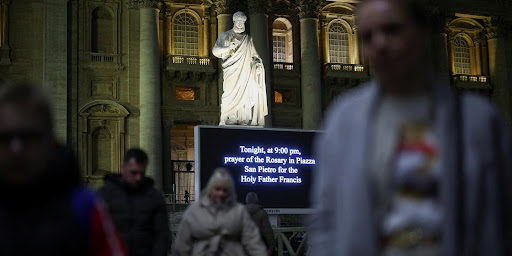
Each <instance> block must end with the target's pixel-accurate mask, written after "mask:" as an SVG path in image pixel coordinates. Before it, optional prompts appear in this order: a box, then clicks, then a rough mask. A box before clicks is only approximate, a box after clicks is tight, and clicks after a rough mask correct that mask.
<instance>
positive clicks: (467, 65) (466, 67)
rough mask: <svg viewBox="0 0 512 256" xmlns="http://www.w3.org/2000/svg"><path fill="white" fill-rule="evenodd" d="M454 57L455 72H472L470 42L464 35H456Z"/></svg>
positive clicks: (468, 73) (467, 73)
mask: <svg viewBox="0 0 512 256" xmlns="http://www.w3.org/2000/svg"><path fill="white" fill-rule="evenodd" d="M453 57H454V66H455V70H454V71H455V74H466V75H470V74H471V54H470V52H469V43H468V41H467V40H466V39H464V38H463V37H462V36H457V37H455V40H454V41H453Z"/></svg>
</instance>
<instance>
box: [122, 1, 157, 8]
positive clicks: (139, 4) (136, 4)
mask: <svg viewBox="0 0 512 256" xmlns="http://www.w3.org/2000/svg"><path fill="white" fill-rule="evenodd" d="M127 4H128V8H129V9H142V8H155V9H156V8H158V1H157V0H128V2H127Z"/></svg>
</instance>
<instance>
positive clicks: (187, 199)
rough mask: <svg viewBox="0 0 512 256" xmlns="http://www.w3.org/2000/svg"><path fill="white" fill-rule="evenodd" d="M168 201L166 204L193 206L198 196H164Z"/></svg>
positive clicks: (190, 194)
mask: <svg viewBox="0 0 512 256" xmlns="http://www.w3.org/2000/svg"><path fill="white" fill-rule="evenodd" d="M162 195H163V196H164V198H165V200H166V202H165V203H166V204H168V205H175V204H191V203H193V202H194V201H195V200H196V195H195V194H192V193H189V194H184V193H183V194H162Z"/></svg>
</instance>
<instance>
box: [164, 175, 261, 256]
mask: <svg viewBox="0 0 512 256" xmlns="http://www.w3.org/2000/svg"><path fill="white" fill-rule="evenodd" d="M235 196H236V193H235V191H234V185H233V179H232V178H231V176H230V174H229V173H228V171H227V170H226V169H224V168H217V169H216V170H215V171H214V173H213V174H212V176H211V177H210V179H209V181H208V184H207V185H206V187H205V188H204V190H203V192H202V193H201V196H200V198H199V200H196V201H195V202H194V203H193V204H191V205H190V206H189V207H188V208H187V210H186V211H185V213H184V214H183V219H182V221H181V225H180V230H179V233H178V236H177V238H176V242H175V248H174V253H175V255H177V256H184V255H187V256H188V255H194V256H195V255H205V256H214V255H215V256H227V255H237V256H243V255H251V256H256V255H260V256H263V255H267V252H266V250H265V245H264V244H263V242H262V241H261V238H260V233H259V232H258V228H257V227H256V225H255V224H254V221H253V220H252V219H251V216H250V215H249V213H248V212H247V210H246V209H245V207H244V206H243V205H242V204H239V203H237V202H236V198H235ZM173 255H174V254H173Z"/></svg>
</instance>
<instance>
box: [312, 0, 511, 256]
mask: <svg viewBox="0 0 512 256" xmlns="http://www.w3.org/2000/svg"><path fill="white" fill-rule="evenodd" d="M356 17H357V27H358V33H359V36H360V38H361V42H362V44H363V48H364V55H365V58H366V59H367V60H368V61H369V63H370V65H371V66H372V67H373V68H374V71H375V79H373V81H371V82H369V83H368V84H365V85H361V86H360V87H358V88H356V89H355V90H353V91H351V92H349V93H347V94H345V95H343V96H342V97H341V98H340V99H339V101H337V103H335V104H334V106H333V107H332V108H331V109H330V111H329V113H328V115H327V116H326V119H325V120H326V121H325V124H324V128H325V130H326V132H325V133H324V134H323V135H322V136H321V138H319V139H318V140H317V142H316V153H317V159H318V162H317V172H316V174H317V176H316V177H315V178H316V179H315V184H314V188H313V191H314V194H313V198H312V202H315V208H316V209H317V211H318V212H317V214H316V215H314V216H313V217H312V219H311V236H310V238H311V245H312V250H313V251H312V255H315V256H317V255H319V256H321V255H398V256H400V255H467V254H468V253H473V254H475V255H504V254H505V253H507V252H506V251H505V245H506V244H507V242H508V243H510V240H507V239H509V237H510V236H509V234H510V233H509V232H510V231H509V230H510V209H509V207H510V206H509V205H510V202H511V190H510V185H509V184H510V182H511V181H512V180H511V176H510V175H511V166H512V163H511V159H510V155H511V154H512V151H511V140H510V135H509V133H508V129H507V128H506V127H505V125H504V123H503V121H502V119H501V117H500V115H499V113H498V112H497V111H496V109H495V108H494V107H493V106H491V105H490V104H489V102H488V101H487V100H484V99H482V98H480V97H477V96H474V95H460V96H459V95H457V93H456V92H455V91H453V90H451V89H450V88H449V87H448V86H446V85H444V84H441V83H440V82H439V81H437V80H436V79H435V77H434V76H433V72H432V68H431V66H430V65H429V63H431V61H430V60H429V58H428V56H429V44H430V31H429V21H428V14H427V13H426V11H425V7H424V6H423V5H422V4H420V3H419V1H415V0H364V1H361V2H360V4H359V6H358V10H357V11H356Z"/></svg>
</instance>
